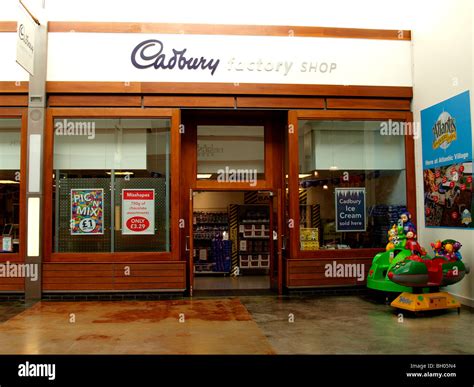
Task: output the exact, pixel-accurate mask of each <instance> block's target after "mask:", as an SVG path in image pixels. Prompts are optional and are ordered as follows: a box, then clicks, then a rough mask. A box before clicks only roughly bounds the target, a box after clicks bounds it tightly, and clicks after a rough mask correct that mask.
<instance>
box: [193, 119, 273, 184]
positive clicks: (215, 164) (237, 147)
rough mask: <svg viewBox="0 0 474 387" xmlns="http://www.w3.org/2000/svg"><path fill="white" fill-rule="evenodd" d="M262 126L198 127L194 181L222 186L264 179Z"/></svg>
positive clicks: (263, 134)
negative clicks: (195, 176) (209, 181)
mask: <svg viewBox="0 0 474 387" xmlns="http://www.w3.org/2000/svg"><path fill="white" fill-rule="evenodd" d="M264 129H265V128H264V126H240V125H227V126H219V125H198V127H197V179H198V180H217V181H219V182H223V183H232V182H248V183H250V184H252V183H256V180H262V179H264V175H265V130H264Z"/></svg>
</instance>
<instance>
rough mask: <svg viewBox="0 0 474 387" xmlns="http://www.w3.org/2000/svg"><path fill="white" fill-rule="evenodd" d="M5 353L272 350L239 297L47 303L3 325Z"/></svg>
mask: <svg viewBox="0 0 474 387" xmlns="http://www.w3.org/2000/svg"><path fill="white" fill-rule="evenodd" d="M0 353H3V354H13V353H19V354H25V353H32V354H40V353H41V354H73V353H75V354H78V353H79V354H120V353H127V354H138V353H143V354H217V353H218V354H246V353H256V354H270V353H273V350H272V348H271V346H270V345H269V343H268V340H267V339H266V338H265V336H264V335H263V333H262V331H261V330H260V329H259V328H258V326H257V324H256V323H255V322H254V321H253V320H252V317H251V316H250V314H249V313H248V312H247V310H246V309H245V307H244V306H243V305H242V304H241V302H240V301H239V300H238V299H219V300H193V301H187V300H186V301H185V300H170V301H147V302H139V301H121V302H109V301H105V302H87V301H86V302H42V303H38V304H36V305H35V306H33V307H32V308H31V309H29V310H27V311H25V312H23V313H21V314H19V315H17V316H15V317H13V318H11V319H10V320H8V321H6V322H4V323H3V324H0Z"/></svg>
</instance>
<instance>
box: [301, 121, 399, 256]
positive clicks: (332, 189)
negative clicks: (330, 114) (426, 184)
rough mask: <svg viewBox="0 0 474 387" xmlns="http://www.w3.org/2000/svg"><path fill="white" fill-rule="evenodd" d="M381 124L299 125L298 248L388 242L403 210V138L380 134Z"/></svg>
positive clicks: (372, 244)
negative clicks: (393, 225) (392, 228)
mask: <svg viewBox="0 0 474 387" xmlns="http://www.w3.org/2000/svg"><path fill="white" fill-rule="evenodd" d="M383 125H384V123H383V122H380V121H320V120H300V121H299V124H298V128H299V130H298V133H299V139H298V141H299V183H300V186H299V200H300V248H301V250H320V249H353V248H378V247H385V245H386V244H387V233H388V231H389V228H390V227H391V225H392V224H394V223H396V222H397V220H398V216H399V214H400V213H401V212H402V211H404V210H406V180H405V174H406V173H405V139H404V137H403V136H402V135H382V134H381V128H382V127H383ZM382 133H384V132H383V131H382Z"/></svg>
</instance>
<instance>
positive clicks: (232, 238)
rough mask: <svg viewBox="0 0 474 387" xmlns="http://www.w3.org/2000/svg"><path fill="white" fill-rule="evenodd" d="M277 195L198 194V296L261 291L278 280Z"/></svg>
mask: <svg viewBox="0 0 474 387" xmlns="http://www.w3.org/2000/svg"><path fill="white" fill-rule="evenodd" d="M273 197H274V195H273V192H270V191H194V192H193V200H192V203H193V233H192V237H193V241H192V246H193V250H192V258H193V274H194V286H193V288H194V290H262V289H270V288H271V287H272V277H273V276H275V275H277V274H278V273H277V267H278V254H276V252H277V249H278V246H277V240H278V232H277V225H276V224H275V220H276V219H277V217H278V215H277V214H276V213H275V206H274V203H273V200H274V198H273Z"/></svg>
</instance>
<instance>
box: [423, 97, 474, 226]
mask: <svg viewBox="0 0 474 387" xmlns="http://www.w3.org/2000/svg"><path fill="white" fill-rule="evenodd" d="M421 128H422V148H423V181H424V198H425V225H426V226H427V227H472V226H473V224H472V216H471V214H472V211H473V202H472V199H473V198H472V129H471V111H470V98H469V91H466V92H464V93H461V94H459V95H456V96H454V97H452V98H449V99H447V100H445V101H443V102H440V103H438V104H436V105H433V106H431V107H429V108H427V109H424V110H422V111H421Z"/></svg>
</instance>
